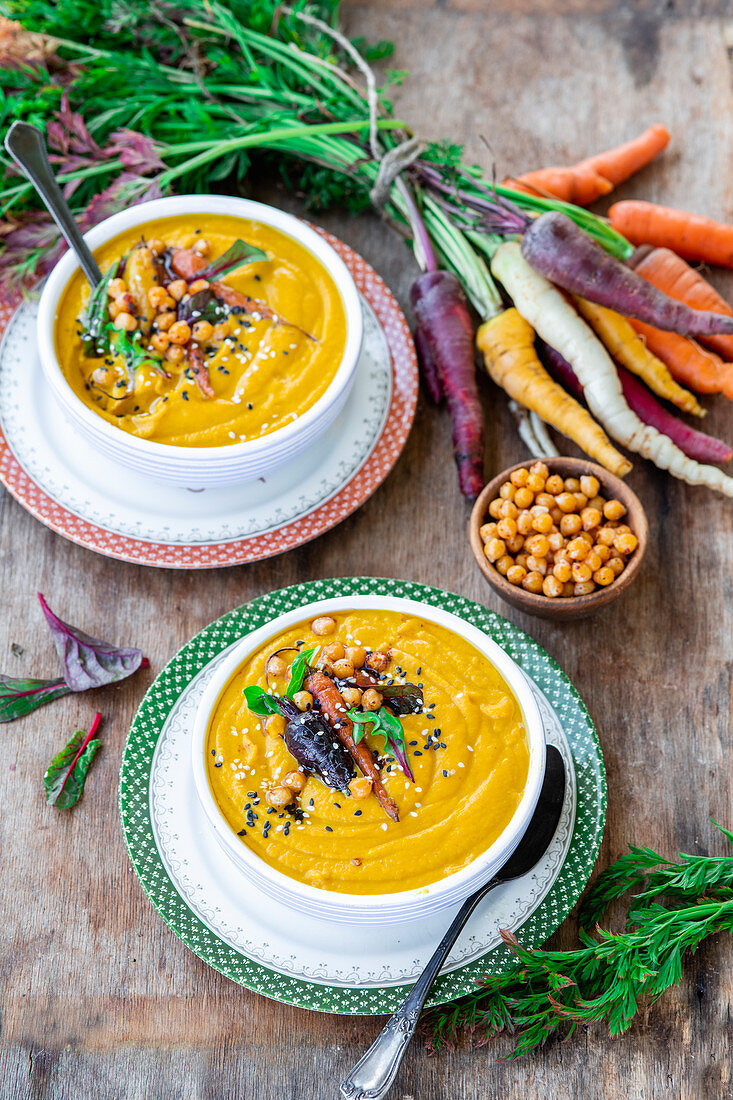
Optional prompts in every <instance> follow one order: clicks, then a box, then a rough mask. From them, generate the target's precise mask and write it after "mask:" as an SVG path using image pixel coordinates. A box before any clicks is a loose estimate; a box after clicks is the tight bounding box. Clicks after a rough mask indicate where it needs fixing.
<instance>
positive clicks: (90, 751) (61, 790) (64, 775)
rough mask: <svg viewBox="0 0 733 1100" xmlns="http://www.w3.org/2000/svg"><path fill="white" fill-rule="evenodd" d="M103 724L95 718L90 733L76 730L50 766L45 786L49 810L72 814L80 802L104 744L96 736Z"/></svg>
mask: <svg viewBox="0 0 733 1100" xmlns="http://www.w3.org/2000/svg"><path fill="white" fill-rule="evenodd" d="M101 720H102V715H101V714H95V716H94V721H93V722H92V725H91V727H90V729H89V733H85V732H84V730H77V731H76V733H75V734H74V736H73V737H72V738H71V740H70V741H69V742H68V743H67V744H66V745H64V747H63V749H62V750H61V752H59V753H57V754H56V756H54V758H53V760H52V761H51V763H50V764H49V765H48V768H47V769H46V774H45V775H44V777H43V785H44V787H45V788H46V802H48V804H49V806H57V807H58V808H59V809H60V810H70V809H71V807H72V806H74V805H76V803H77V802H78V801H79V799H80V798H81V795H82V791H83V790H84V784H85V782H86V778H87V772H88V771H89V767H90V765H91V763H92V760H93V759H94V757H95V756H96V755H97V752H98V751H99V749H100V747H101V744H102V742H101V741H100V740H99V739H98V738H95V736H94V735H95V733H96V732H97V730H98V729H99V723H100V722H101Z"/></svg>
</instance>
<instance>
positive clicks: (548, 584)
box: [542, 575, 562, 599]
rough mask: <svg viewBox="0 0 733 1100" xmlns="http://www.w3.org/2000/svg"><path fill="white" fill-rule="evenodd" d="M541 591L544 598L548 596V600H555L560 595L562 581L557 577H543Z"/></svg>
mask: <svg viewBox="0 0 733 1100" xmlns="http://www.w3.org/2000/svg"><path fill="white" fill-rule="evenodd" d="M542 591H543V593H544V594H545V596H549V597H550V599H555V598H556V597H557V596H560V595H562V581H559V580H558V579H557V577H553V576H552V575H550V576H549V577H545V579H544V580H543V582H542Z"/></svg>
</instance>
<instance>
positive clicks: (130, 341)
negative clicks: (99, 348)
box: [107, 324, 163, 396]
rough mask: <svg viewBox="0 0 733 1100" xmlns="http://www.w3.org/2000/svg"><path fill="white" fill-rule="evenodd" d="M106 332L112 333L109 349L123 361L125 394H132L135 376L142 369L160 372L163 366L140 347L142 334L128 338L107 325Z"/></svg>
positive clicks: (125, 334)
mask: <svg viewBox="0 0 733 1100" xmlns="http://www.w3.org/2000/svg"><path fill="white" fill-rule="evenodd" d="M107 330H108V331H110V332H111V333H114V335H113V336H110V340H109V347H110V350H111V352H112V353H113V354H114V355H121V356H122V358H123V359H124V361H125V369H126V371H127V391H126V394H125V396H126V395H127V394H129V393H131V392H132V388H133V385H134V382H135V375H136V374H137V372H138V371H139V370H141V369H142V368H143V367H152V368H153V369H154V370H157V371H162V370H163V364H162V361H161V360H160V359H157V358H156V357H155V356H153V355H151V354H150V353H149V352H148V351H146V350H145V349H144V348H143V347H142V343H141V341H142V334H141V333H140V332H135V333H133V335H132V338H130V337H129V336H128V335H127V333H126V332H124V331H123V330H121V329H116V328H115V327H114V325H112V324H110V325H107Z"/></svg>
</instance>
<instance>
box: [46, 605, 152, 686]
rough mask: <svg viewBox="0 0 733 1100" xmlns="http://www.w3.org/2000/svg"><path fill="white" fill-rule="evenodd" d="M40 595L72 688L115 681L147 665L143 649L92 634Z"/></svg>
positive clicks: (67, 680)
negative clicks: (66, 619) (67, 620)
mask: <svg viewBox="0 0 733 1100" xmlns="http://www.w3.org/2000/svg"><path fill="white" fill-rule="evenodd" d="M38 599H39V600H40V601H41V607H42V608H43V614H44V615H45V616H46V620H47V622H48V625H49V626H50V627H51V633H52V634H53V640H54V645H55V646H56V652H57V653H58V655H59V658H60V659H61V664H62V665H63V668H64V682H65V683H66V684H67V686H68V687H69V688H70V690H71V691H87V690H88V689H89V688H96V687H103V686H104V685H105V684H113V683H115V682H116V681H117V680H124V679H125V678H126V677H127V676H131V675H132V673H133V672H136V671H137V670H138V669H139V668H146V667H147V661H146V659H145V658H144V657H143V655H142V650H140V649H134V648H132V647H129V648H120V647H119V646H114V645H111V644H110V643H109V642H103V641H101V640H100V639H99V638H92V637H91V636H90V635H89V634H85V633H84V631H83V630H78V629H77V628H76V627H75V626H70V625H69V623H65V622H64V621H63V620H62V619H59V617H58V615H54V613H53V611H52V610H51V608H50V607H49V606H48V604H47V603H46V601H45V600H44V598H43V596H42V594H41V593H40V592H39V593H38Z"/></svg>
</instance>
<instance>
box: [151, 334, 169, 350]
mask: <svg viewBox="0 0 733 1100" xmlns="http://www.w3.org/2000/svg"><path fill="white" fill-rule="evenodd" d="M170 342H171V338H170V336H169V335H168V333H167V332H156V333H155V335H154V336H151V337H150V343H151V344H152V346H153V347H154V348H155V350H156V351H159V352H160V353H161V355H162V354H163V353H164V352H165V351H166V349H167V347H168V345H169V344H170Z"/></svg>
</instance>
